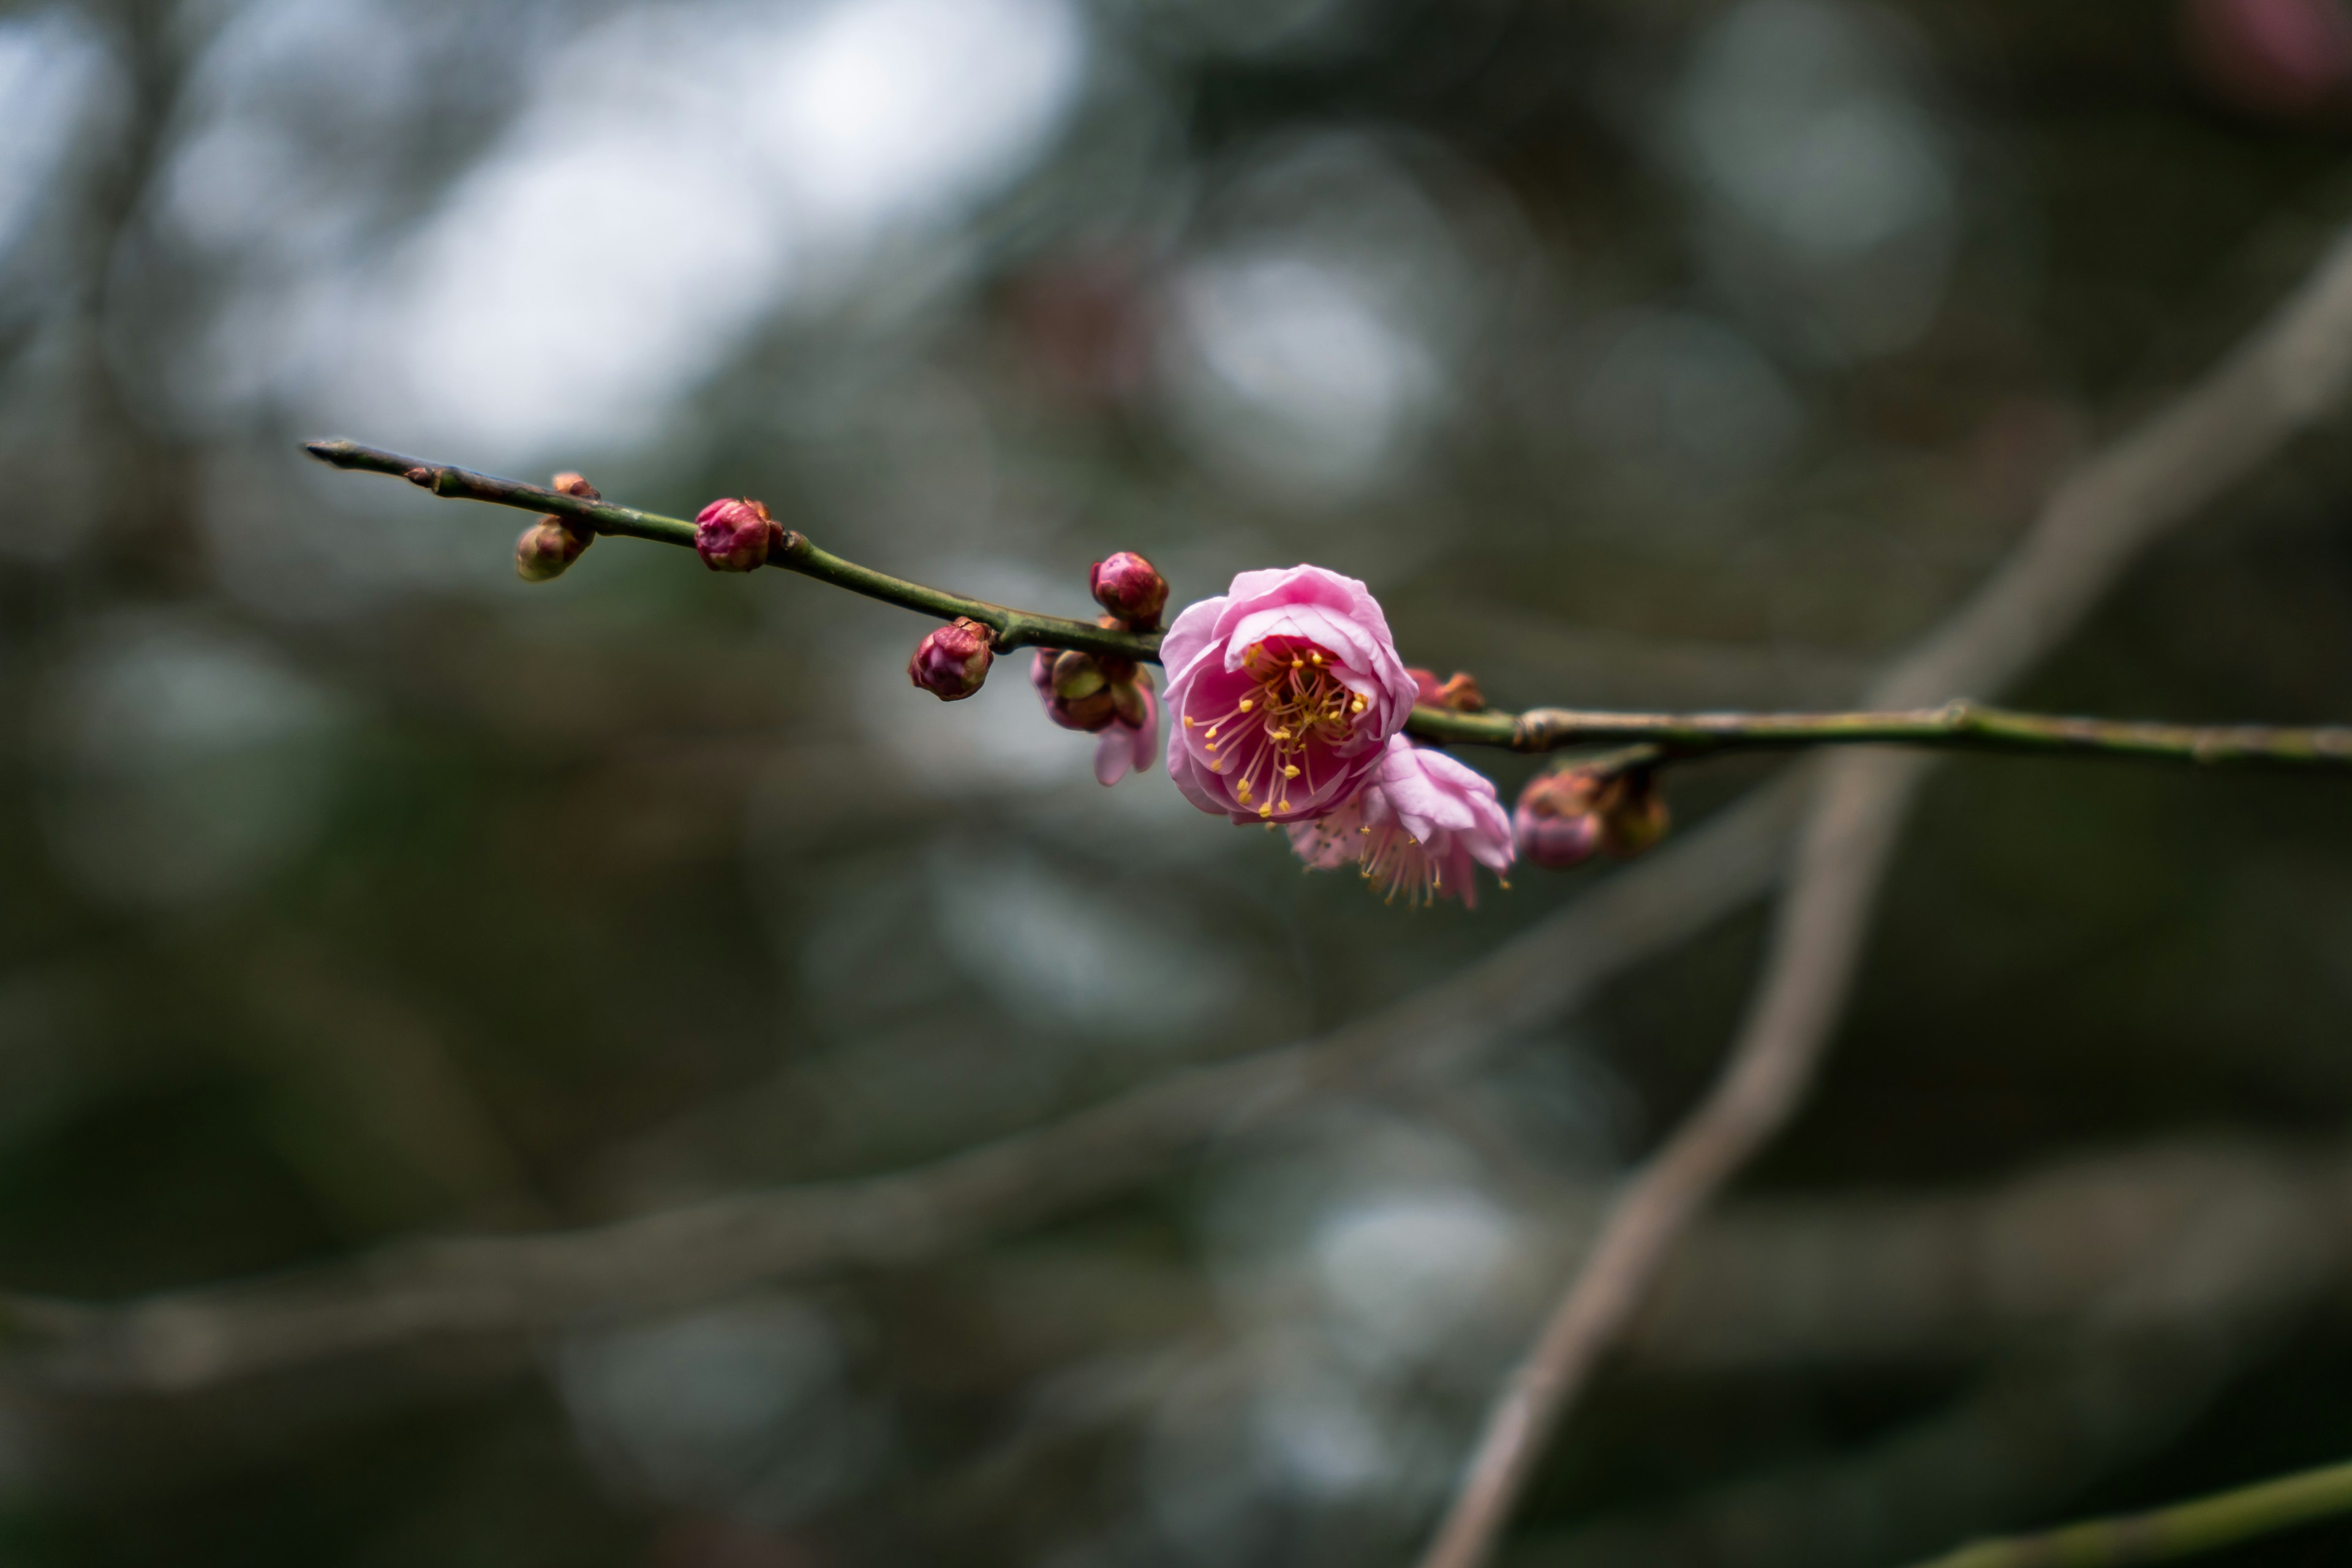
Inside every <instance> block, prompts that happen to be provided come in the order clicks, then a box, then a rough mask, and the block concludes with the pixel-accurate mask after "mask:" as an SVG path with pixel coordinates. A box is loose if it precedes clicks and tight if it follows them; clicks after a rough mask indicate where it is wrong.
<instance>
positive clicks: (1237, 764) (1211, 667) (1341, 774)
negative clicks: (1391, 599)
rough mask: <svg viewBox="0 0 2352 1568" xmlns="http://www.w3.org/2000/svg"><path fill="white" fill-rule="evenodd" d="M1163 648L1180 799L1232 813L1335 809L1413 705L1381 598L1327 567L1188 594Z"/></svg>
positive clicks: (1276, 816) (1171, 753)
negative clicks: (1192, 600) (1206, 594)
mask: <svg viewBox="0 0 2352 1568" xmlns="http://www.w3.org/2000/svg"><path fill="white" fill-rule="evenodd" d="M1160 661H1161V663H1162V664H1163V665H1164V666H1165V667H1166V668H1167V671H1168V708H1169V711H1170V713H1171V715H1172V717H1173V720H1174V724H1175V727H1174V728H1173V729H1172V730H1171V731H1170V734H1169V741H1168V774H1169V776H1170V777H1171V778H1172V779H1173V780H1175V782H1176V787H1177V788H1178V789H1179V790H1180V791H1181V792H1182V793H1183V795H1184V798H1185V799H1187V800H1189V801H1191V802H1192V804H1193V805H1197V806H1199V807H1200V808H1201V809H1202V811H1208V812H1216V813H1221V814H1223V815H1224V816H1230V817H1232V818H1233V819H1234V821H1235V822H1282V823H1296V822H1311V821H1314V820H1315V819H1317V818H1318V817H1322V816H1328V815H1330V814H1331V813H1332V812H1334V811H1337V810H1338V809H1339V808H1340V807H1341V806H1343V805H1346V804H1347V803H1348V802H1349V801H1350V800H1352V799H1354V798H1355V795H1356V794H1357V792H1358V791H1359V790H1360V789H1361V788H1362V787H1363V786H1364V784H1365V783H1366V782H1367V781H1368V780H1370V777H1371V775H1372V773H1373V772H1374V771H1375V770H1376V769H1378V768H1380V767H1381V763H1382V760H1383V758H1384V756H1385V755H1386V752H1385V750H1384V748H1385V747H1386V746H1387V744H1388V742H1389V739H1390V737H1391V736H1392V735H1395V734H1396V733H1397V731H1400V730H1402V729H1403V728H1404V721H1405V719H1406V718H1407V716H1408V715H1410V714H1411V713H1412V703H1413V698H1414V695H1415V690H1414V686H1413V681H1412V677H1411V676H1410V675H1408V674H1406V673H1405V668H1404V664H1403V661H1402V660H1401V659H1399V658H1397V652H1396V643H1395V640H1394V639H1393V638H1392V637H1390V635H1389V626H1388V619H1387V617H1386V616H1383V615H1381V606H1380V605H1379V604H1378V602H1376V601H1375V600H1374V599H1373V598H1372V595H1371V594H1370V592H1369V591H1368V590H1367V589H1366V588H1365V587H1364V585H1363V584H1361V583H1359V582H1357V581H1356V580H1355V579H1354V578H1352V577H1342V576H1340V575H1339V574H1338V573H1336V572H1327V571H1325V570H1324V569H1323V568H1322V567H1320V566H1294V567H1291V568H1290V569H1288V570H1287V571H1267V572H1244V573H1243V574H1241V575H1240V576H1238V577H1235V578H1234V581H1233V586H1232V587H1231V588H1230V589H1228V590H1227V591H1226V592H1225V593H1223V594H1222V595H1218V596H1217V597H1215V598H1211V599H1203V600H1202V601H1201V602H1200V603H1198V604H1196V605H1188V606H1186V608H1185V610H1184V612H1183V613H1182V614H1181V615H1180V616H1177V617H1176V624H1175V625H1174V626H1171V627H1170V628H1169V631H1168V636H1167V637H1166V638H1165V640H1163V641H1162V642H1161V644H1160ZM1466 771H1467V770H1465V772H1466ZM1489 793H1490V794H1491V793H1492V792H1491V791H1490V792H1489Z"/></svg>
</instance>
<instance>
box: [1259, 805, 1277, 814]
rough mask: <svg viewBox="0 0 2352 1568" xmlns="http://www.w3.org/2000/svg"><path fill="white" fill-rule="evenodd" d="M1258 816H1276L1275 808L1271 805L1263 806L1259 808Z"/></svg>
mask: <svg viewBox="0 0 2352 1568" xmlns="http://www.w3.org/2000/svg"><path fill="white" fill-rule="evenodd" d="M1257 814H1258V815H1259V816H1273V815H1274V807H1273V806H1272V805H1261V806H1259V807H1258V808H1257Z"/></svg>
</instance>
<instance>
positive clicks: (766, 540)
mask: <svg viewBox="0 0 2352 1568" xmlns="http://www.w3.org/2000/svg"><path fill="white" fill-rule="evenodd" d="M778 532H779V530H778V529H777V527H776V524H775V520H774V519H772V518H771V517H770V516H769V515H768V509H767V507H766V505H765V504H764V503H762V502H760V501H755V500H715V501H712V502H711V503H710V504H709V506H707V507H704V508H703V509H702V510H700V511H699V512H698V513H696V514H695V519H694V551H695V553H696V554H698V555H699V556H701V557H702V563H703V564H704V565H705V566H708V567H709V568H710V569H711V570H712V571H713V572H754V571H757V570H758V569H759V568H760V567H761V566H763V565H765V564H767V561H768V547H769V546H770V545H771V544H772V542H774V540H775V536H776V534H777V533H778Z"/></svg>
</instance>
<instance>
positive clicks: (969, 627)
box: [907, 618, 996, 702]
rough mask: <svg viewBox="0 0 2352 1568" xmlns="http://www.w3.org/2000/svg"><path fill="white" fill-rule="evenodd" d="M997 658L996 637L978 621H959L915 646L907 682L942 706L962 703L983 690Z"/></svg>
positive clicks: (942, 627)
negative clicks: (944, 703)
mask: <svg viewBox="0 0 2352 1568" xmlns="http://www.w3.org/2000/svg"><path fill="white" fill-rule="evenodd" d="M995 658H996V647H995V641H994V637H993V634H992V633H991V632H990V631H989V629H988V628H987V627H986V626H982V625H981V624H980V623H979V622H978V621H974V620H969V619H962V618H959V619H958V620H957V621H956V622H955V623H954V624H953V625H951V626H941V627H940V628H939V629H938V630H937V631H934V632H932V633H931V634H930V635H929V636H928V637H924V638H923V640H922V641H921V642H919V643H917V644H916V645H915V657H914V658H911V659H908V661H907V679H909V680H912V681H913V682H914V683H915V684H916V685H917V686H919V687H921V688H922V689H924V690H926V691H928V692H929V693H930V694H931V695H932V696H934V697H936V698H938V699H939V700H940V701H942V702H960V701H961V700H963V699H965V698H967V697H969V696H971V694H972V693H973V692H975V691H977V690H979V689H980V683H981V682H982V681H983V680H986V679H988V667H989V665H990V664H991V663H992V662H993V661H994V660H995Z"/></svg>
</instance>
